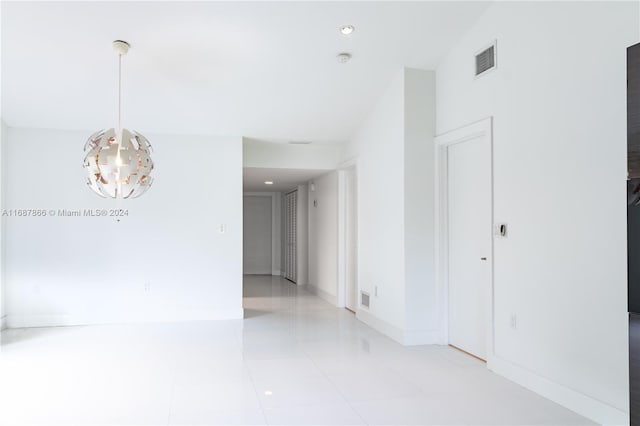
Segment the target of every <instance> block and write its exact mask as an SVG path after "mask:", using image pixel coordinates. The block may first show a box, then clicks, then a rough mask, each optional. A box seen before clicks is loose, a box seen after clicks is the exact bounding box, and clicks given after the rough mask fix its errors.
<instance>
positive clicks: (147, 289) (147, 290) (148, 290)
mask: <svg viewBox="0 0 640 426" xmlns="http://www.w3.org/2000/svg"><path fill="white" fill-rule="evenodd" d="M150 291H151V283H149V282H147V283H144V292H145V293H149V292H150Z"/></svg>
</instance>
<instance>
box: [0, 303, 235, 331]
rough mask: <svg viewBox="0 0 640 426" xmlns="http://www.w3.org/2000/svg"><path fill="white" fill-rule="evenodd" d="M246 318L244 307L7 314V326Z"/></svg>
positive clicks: (27, 326) (58, 325) (24, 326)
mask: <svg viewBox="0 0 640 426" xmlns="http://www.w3.org/2000/svg"><path fill="white" fill-rule="evenodd" d="M243 318H244V309H242V308H240V309H228V310H224V311H216V312H210V311H202V312H188V313H175V314H148V315H144V314H122V315H113V316H92V315H81V314H69V315H65V314H44V315H7V317H6V326H7V328H30V327H63V326H75V325H98V324H127V323H163V322H182V321H220V320H238V319H243Z"/></svg>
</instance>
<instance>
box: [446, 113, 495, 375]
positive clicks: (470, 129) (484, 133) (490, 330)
mask: <svg viewBox="0 0 640 426" xmlns="http://www.w3.org/2000/svg"><path fill="white" fill-rule="evenodd" d="M478 137H481V138H486V139H487V142H488V146H489V150H490V153H489V158H490V163H491V164H490V168H491V184H490V194H491V202H490V206H491V212H490V217H491V226H492V227H493V222H494V212H493V210H494V207H493V205H494V202H493V200H494V191H493V119H492V117H489V118H485V119H483V120H480V121H477V122H474V123H471V124H468V125H465V126H462V127H459V128H457V129H455V130H451V131H449V132H446V133H443V134H441V135H438V136H436V137H435V151H436V152H435V157H434V158H435V187H436V188H435V211H436V214H435V229H436V244H435V245H436V247H435V254H436V262H435V264H436V289H437V298H438V306H439V308H440V309H439V310H438V324H439V327H438V328H439V339H438V340H439V342H438V343H440V344H443V345H448V344H449V238H448V236H449V200H448V189H449V188H448V184H449V179H448V155H447V152H448V151H447V149H448V148H449V146H451V145H454V144H458V143H462V142H466V141H468V140H470V139H475V138H478ZM491 235H492V237H491V242H490V247H491V248H490V253H489V254H488V256H489V289H488V291H487V295H486V303H487V304H488V309H487V312H488V315H487V318H486V326H487V360H486V361H487V366H488V367H489V368H491V362H492V360H493V358H494V356H495V347H494V283H493V273H494V241H493V240H494V239H493V232H492V234H491Z"/></svg>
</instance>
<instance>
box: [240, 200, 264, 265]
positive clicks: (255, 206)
mask: <svg viewBox="0 0 640 426" xmlns="http://www.w3.org/2000/svg"><path fill="white" fill-rule="evenodd" d="M243 201H244V208H243V222H244V224H243V227H244V231H243V233H242V239H243V242H242V248H243V273H245V274H267V275H271V197H260V196H245V197H243Z"/></svg>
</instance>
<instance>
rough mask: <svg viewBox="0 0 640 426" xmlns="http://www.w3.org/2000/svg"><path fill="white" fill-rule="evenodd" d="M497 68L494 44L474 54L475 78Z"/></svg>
mask: <svg viewBox="0 0 640 426" xmlns="http://www.w3.org/2000/svg"><path fill="white" fill-rule="evenodd" d="M496 66H497V56H496V42H495V41H494V42H493V43H491V45H490V46H488V47H485V48H484V49H482V50H481V51H480V52H479V53H477V54H476V77H479V76H481V75H483V74H485V73H487V72H489V71H491V70H493V69H495V68H496Z"/></svg>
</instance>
